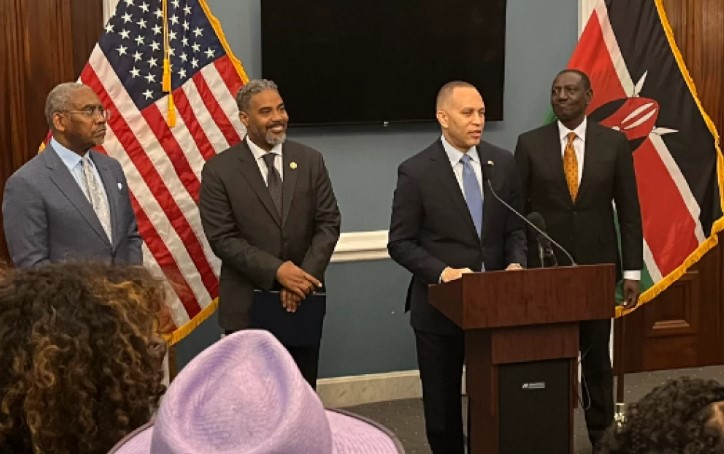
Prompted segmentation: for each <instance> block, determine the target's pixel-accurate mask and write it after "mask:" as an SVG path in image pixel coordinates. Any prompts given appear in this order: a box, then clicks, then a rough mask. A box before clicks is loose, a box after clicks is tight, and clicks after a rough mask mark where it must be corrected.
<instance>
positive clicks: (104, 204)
mask: <svg viewBox="0 0 724 454" xmlns="http://www.w3.org/2000/svg"><path fill="white" fill-rule="evenodd" d="M82 162H83V166H82V167H83V180H84V181H85V189H86V190H85V196H86V197H87V198H88V201H89V202H90V203H91V206H93V210H95V212H96V216H98V220H99V221H101V225H102V226H103V230H105V232H106V235H107V236H108V239H111V238H112V237H111V235H112V233H111V213H110V210H109V208H108V199H106V197H105V195H104V194H103V191H102V190H101V188H100V187H99V184H100V181H98V179H97V178H96V176H95V174H94V173H93V168H92V165H91V163H90V158H89V157H88V156H86V157H84V158H83V161H82Z"/></svg>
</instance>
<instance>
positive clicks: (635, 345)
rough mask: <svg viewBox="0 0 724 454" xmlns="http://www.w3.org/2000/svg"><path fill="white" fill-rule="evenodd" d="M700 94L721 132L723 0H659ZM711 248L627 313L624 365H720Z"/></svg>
mask: <svg viewBox="0 0 724 454" xmlns="http://www.w3.org/2000/svg"><path fill="white" fill-rule="evenodd" d="M663 4H664V8H665V10H666V13H667V16H668V18H669V22H670V24H671V27H672V30H673V33H674V37H675V39H676V42H677V45H678V47H679V50H680V51H681V53H682V55H683V57H684V61H685V62H686V65H687V68H688V69H689V73H690V75H691V77H692V79H693V80H694V83H695V85H696V88H697V92H698V95H699V99H700V100H701V103H702V105H703V107H704V109H705V111H706V112H707V113H708V114H709V116H710V117H711V119H712V121H713V122H714V124H715V126H716V128H717V129H718V131H719V132H720V133H721V132H722V131H724V36H723V34H722V30H724V1H722V0H664V2H663ZM721 241H722V236H720V245H719V246H717V247H716V248H714V249H713V250H711V251H710V252H709V253H707V254H706V256H705V257H704V258H703V259H702V260H701V261H700V262H699V263H698V264H697V265H695V266H694V267H693V268H692V269H691V270H690V271H689V272H688V273H687V274H686V275H685V276H684V277H683V278H682V279H680V280H679V281H678V282H676V283H674V284H673V285H672V286H671V287H670V288H669V289H668V290H666V291H665V292H663V293H662V294H661V295H659V296H658V297H657V298H656V299H655V300H654V301H652V302H650V303H649V304H647V305H646V306H644V307H643V308H641V309H640V310H638V311H636V312H634V313H633V314H631V315H629V316H628V317H626V320H625V323H626V327H625V340H624V344H623V352H624V369H625V370H626V371H627V372H637V371H643V370H657V369H670V368H679V367H694V366H703V365H710V364H724V333H723V332H722V331H723V330H722V327H723V326H724V310H722V308H723V307H724V294H723V292H722V285H721V281H722V270H723V269H724V263H723V261H724V254H722V246H721Z"/></svg>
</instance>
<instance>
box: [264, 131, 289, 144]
mask: <svg viewBox="0 0 724 454" xmlns="http://www.w3.org/2000/svg"><path fill="white" fill-rule="evenodd" d="M264 138H265V139H266V143H268V144H269V145H281V144H283V143H284V141H286V140H287V132H286V131H284V132H282V133H276V132H272V131H267V132H266V134H265V135H264Z"/></svg>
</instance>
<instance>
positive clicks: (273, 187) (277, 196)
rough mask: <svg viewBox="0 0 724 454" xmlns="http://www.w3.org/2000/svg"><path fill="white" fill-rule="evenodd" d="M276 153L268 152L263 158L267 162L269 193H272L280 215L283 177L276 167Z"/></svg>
mask: <svg viewBox="0 0 724 454" xmlns="http://www.w3.org/2000/svg"><path fill="white" fill-rule="evenodd" d="M275 157H276V154H274V153H272V152H268V153H267V154H265V155H264V156H262V158H263V159H264V162H265V163H266V168H267V174H266V185H267V187H268V188H269V194H270V195H271V198H272V201H273V202H274V206H275V207H276V208H277V213H278V214H279V216H281V215H282V178H281V176H279V172H278V171H277V169H276V167H274V158H275Z"/></svg>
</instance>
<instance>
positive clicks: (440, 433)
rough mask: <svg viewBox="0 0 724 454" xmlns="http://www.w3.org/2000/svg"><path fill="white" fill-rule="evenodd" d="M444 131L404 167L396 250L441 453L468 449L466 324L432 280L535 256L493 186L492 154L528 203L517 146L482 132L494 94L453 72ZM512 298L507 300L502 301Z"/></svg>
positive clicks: (395, 214)
mask: <svg viewBox="0 0 724 454" xmlns="http://www.w3.org/2000/svg"><path fill="white" fill-rule="evenodd" d="M437 120H438V122H439V123H440V127H441V128H442V137H441V138H440V139H438V140H436V141H435V142H434V143H433V144H432V145H430V146H429V147H428V148H426V149H425V150H423V151H422V152H420V153H418V154H416V155H415V156H413V157H412V158H410V159H408V160H406V161H405V162H403V163H402V164H400V167H399V169H398V180H397V189H396V190H395V195H394V201H393V205H392V220H391V223H390V239H389V244H388V245H387V248H388V250H389V252H390V256H391V257H392V258H393V259H394V260H395V261H396V262H398V263H399V264H400V265H402V266H404V267H405V268H406V269H408V270H409V271H410V272H411V273H412V281H411V282H410V286H409V288H408V291H407V301H406V305H405V310H410V324H411V325H412V328H413V329H414V331H415V339H416V346H417V362H418V366H419V368H420V378H421V380H422V392H423V404H424V409H425V427H426V432H427V439H428V441H429V443H430V446H431V448H432V451H433V453H444V454H456V453H463V452H464V441H463V428H462V408H461V407H462V406H461V398H460V394H461V389H460V385H461V380H462V366H463V359H464V353H465V351H464V350H465V348H464V337H463V331H462V330H461V329H460V328H459V327H457V326H456V325H455V324H454V323H453V322H452V321H450V319H448V318H447V317H445V316H444V315H443V314H442V313H441V312H439V311H438V310H437V309H435V308H434V307H432V305H430V303H429V302H428V298H427V294H428V292H427V288H428V285H430V284H438V283H440V282H449V281H451V280H454V279H458V278H460V277H461V276H462V274H464V273H470V272H477V271H483V270H502V269H506V268H507V269H520V268H521V266H524V265H525V263H526V245H525V232H524V230H523V225H522V223H521V222H520V220H519V219H517V218H516V217H515V216H514V215H513V214H511V213H510V212H509V211H508V210H507V208H505V207H504V206H503V205H502V204H501V203H500V202H498V201H497V200H495V199H494V198H493V197H492V195H490V193H489V190H488V189H485V190H483V189H484V187H485V186H483V180H482V175H483V173H482V166H481V164H487V163H488V162H493V163H494V164H495V165H494V167H491V169H490V172H489V173H490V174H491V177H490V178H491V182H492V185H493V187H494V189H495V191H496V192H497V193H498V194H499V195H500V196H501V197H502V198H503V199H504V200H506V201H507V202H508V203H509V204H511V205H512V206H514V207H516V208H517V209H522V208H523V200H522V193H521V187H520V180H519V176H518V171H517V169H516V168H515V162H514V160H513V156H512V155H511V154H510V153H509V152H508V151H506V150H503V149H501V148H498V147H496V146H494V145H492V144H489V143H487V142H482V141H481V140H480V137H481V136H482V133H483V126H484V125H485V104H484V103H483V99H482V97H481V96H480V93H478V91H477V90H476V89H475V87H474V86H472V85H470V84H468V83H466V82H450V83H448V84H446V85H445V86H443V87H442V88H441V89H440V92H439V94H438V97H437ZM502 303H504V302H501V304H502Z"/></svg>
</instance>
